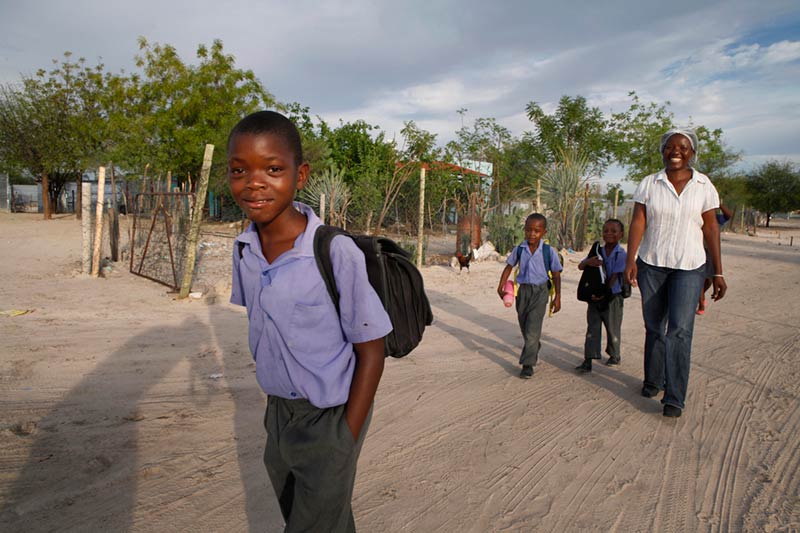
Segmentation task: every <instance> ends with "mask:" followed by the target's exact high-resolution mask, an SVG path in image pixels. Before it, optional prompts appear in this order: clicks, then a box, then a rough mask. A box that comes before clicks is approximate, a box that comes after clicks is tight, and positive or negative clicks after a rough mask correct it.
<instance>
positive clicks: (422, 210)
mask: <svg viewBox="0 0 800 533" xmlns="http://www.w3.org/2000/svg"><path fill="white" fill-rule="evenodd" d="M424 230H425V167H422V169H421V170H420V172H419V225H418V226H417V268H420V267H421V266H422V245H423V243H424V241H425V238H424V233H425V231H424Z"/></svg>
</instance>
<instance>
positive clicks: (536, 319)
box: [517, 283, 550, 366]
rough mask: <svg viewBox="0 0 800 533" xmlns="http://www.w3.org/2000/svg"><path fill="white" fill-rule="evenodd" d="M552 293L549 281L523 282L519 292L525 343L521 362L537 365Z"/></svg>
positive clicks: (519, 314)
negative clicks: (531, 283) (534, 283)
mask: <svg viewBox="0 0 800 533" xmlns="http://www.w3.org/2000/svg"><path fill="white" fill-rule="evenodd" d="M549 297H550V295H549V292H548V289H547V283H542V284H541V285H528V284H527V283H523V284H521V285H520V286H519V291H518V293H517V318H518V319H519V329H520V330H522V339H523V340H524V341H525V345H524V346H523V347H522V354H520V356H519V364H521V365H531V366H535V365H536V363H537V362H538V361H539V348H540V347H541V345H542V343H541V338H542V322H543V321H544V314H545V312H546V311H547V302H548V299H549Z"/></svg>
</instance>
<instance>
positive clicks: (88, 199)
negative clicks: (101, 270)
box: [81, 183, 92, 276]
mask: <svg viewBox="0 0 800 533" xmlns="http://www.w3.org/2000/svg"><path fill="white" fill-rule="evenodd" d="M81 241H82V247H81V270H82V271H83V273H84V274H86V275H87V276H88V275H89V274H91V273H92V184H91V183H86V184H82V185H81Z"/></svg>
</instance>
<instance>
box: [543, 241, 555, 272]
mask: <svg viewBox="0 0 800 533" xmlns="http://www.w3.org/2000/svg"><path fill="white" fill-rule="evenodd" d="M550 254H551V249H550V245H549V244H547V243H546V242H543V243H542V259H543V260H544V269H545V270H546V271H547V277H548V279H549V278H550V276H552V275H553V274H552V272H551V271H550V262H551V261H552V260H553V259H552V257H551V255H550Z"/></svg>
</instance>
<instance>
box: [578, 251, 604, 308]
mask: <svg viewBox="0 0 800 533" xmlns="http://www.w3.org/2000/svg"><path fill="white" fill-rule="evenodd" d="M600 246H601V245H600V241H597V242H595V243H594V244H593V245H592V248H591V250H589V255H588V256H587V257H595V256H598V255H600ZM610 295H611V292H610V291H609V289H608V286H607V285H606V275H605V269H603V267H593V266H588V265H587V266H586V267H585V268H584V269H583V273H582V274H581V279H580V281H579V282H578V300H580V301H582V302H587V303H590V304H595V305H597V306H598V307H599V308H602V307H604V306H607V305H608V300H609V297H610ZM601 310H602V309H601Z"/></svg>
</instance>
